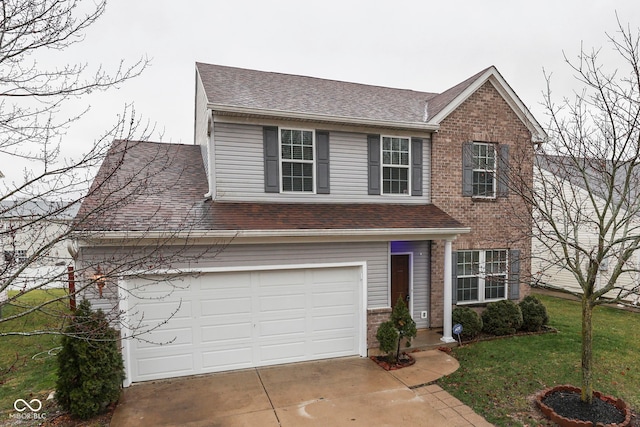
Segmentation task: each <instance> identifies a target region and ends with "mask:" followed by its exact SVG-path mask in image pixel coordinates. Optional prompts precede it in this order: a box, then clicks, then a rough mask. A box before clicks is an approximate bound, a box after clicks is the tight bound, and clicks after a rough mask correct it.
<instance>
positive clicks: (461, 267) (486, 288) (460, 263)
mask: <svg viewBox="0 0 640 427" xmlns="http://www.w3.org/2000/svg"><path fill="white" fill-rule="evenodd" d="M457 256H458V259H457V269H456V273H457V276H456V286H457V291H456V292H457V293H456V298H457V301H458V302H459V303H460V302H484V301H493V300H500V299H505V298H506V297H507V251H506V250H503V249H499V250H487V251H459V252H458V253H457Z"/></svg>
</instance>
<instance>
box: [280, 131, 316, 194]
mask: <svg viewBox="0 0 640 427" xmlns="http://www.w3.org/2000/svg"><path fill="white" fill-rule="evenodd" d="M313 153H314V141H313V131H310V130H300V129H280V160H281V171H282V191H285V192H286V191H294V192H313V170H314V164H315V163H314V156H313Z"/></svg>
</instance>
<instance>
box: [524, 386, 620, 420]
mask: <svg viewBox="0 0 640 427" xmlns="http://www.w3.org/2000/svg"><path fill="white" fill-rule="evenodd" d="M556 392H569V393H577V394H580V392H581V389H580V388H579V387H574V386H572V385H559V386H555V387H551V388H547V389H545V390H543V391H541V392H540V393H538V394H537V395H536V404H537V405H538V407H539V408H540V410H541V411H542V413H543V414H544V415H545V417H547V418H548V419H550V420H551V421H553V422H554V423H556V424H558V425H559V426H560V427H592V426H594V423H593V422H591V421H582V420H576V419H569V418H566V417H563V416H562V415H560V414H558V413H557V412H556V411H554V410H553V408H551V407H550V406H548V405H546V404H545V403H543V402H542V401H543V400H544V398H546V397H547V396H549V395H550V394H553V393H556ZM593 397H595V398H596V399H600V400H602V401H604V402H607V403H609V404H611V405H613V406H615V407H616V408H618V409H619V410H620V411H621V412H622V413H623V414H624V416H625V419H624V421H623V422H621V423H617V424H603V423H597V424H595V426H597V427H627V426H629V425H630V424H631V410H630V409H629V405H627V403H626V402H625V401H623V400H622V399H616V398H615V397H612V396H606V395H604V394H602V393H600V392H598V391H594V392H593Z"/></svg>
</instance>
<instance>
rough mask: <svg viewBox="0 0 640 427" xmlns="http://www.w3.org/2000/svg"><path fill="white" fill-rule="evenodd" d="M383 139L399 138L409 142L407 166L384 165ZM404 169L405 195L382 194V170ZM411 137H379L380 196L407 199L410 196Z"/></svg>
mask: <svg viewBox="0 0 640 427" xmlns="http://www.w3.org/2000/svg"><path fill="white" fill-rule="evenodd" d="M385 138H400V139H406V140H408V141H409V151H408V156H409V157H408V164H407V165H406V166H405V165H393V164H389V165H387V164H385V163H384V139H385ZM385 167H390V168H406V169H407V192H406V193H385V192H384V168H385ZM411 188H412V187H411V137H410V136H404V135H380V194H381V195H383V196H388V197H407V196H411Z"/></svg>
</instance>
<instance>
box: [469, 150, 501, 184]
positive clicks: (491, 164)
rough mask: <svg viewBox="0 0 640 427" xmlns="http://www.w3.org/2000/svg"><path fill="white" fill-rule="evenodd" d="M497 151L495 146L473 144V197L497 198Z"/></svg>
mask: <svg viewBox="0 0 640 427" xmlns="http://www.w3.org/2000/svg"><path fill="white" fill-rule="evenodd" d="M496 169H497V160H496V149H495V146H494V145H493V144H487V143H483V142H474V143H473V197H495V196H496Z"/></svg>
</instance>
